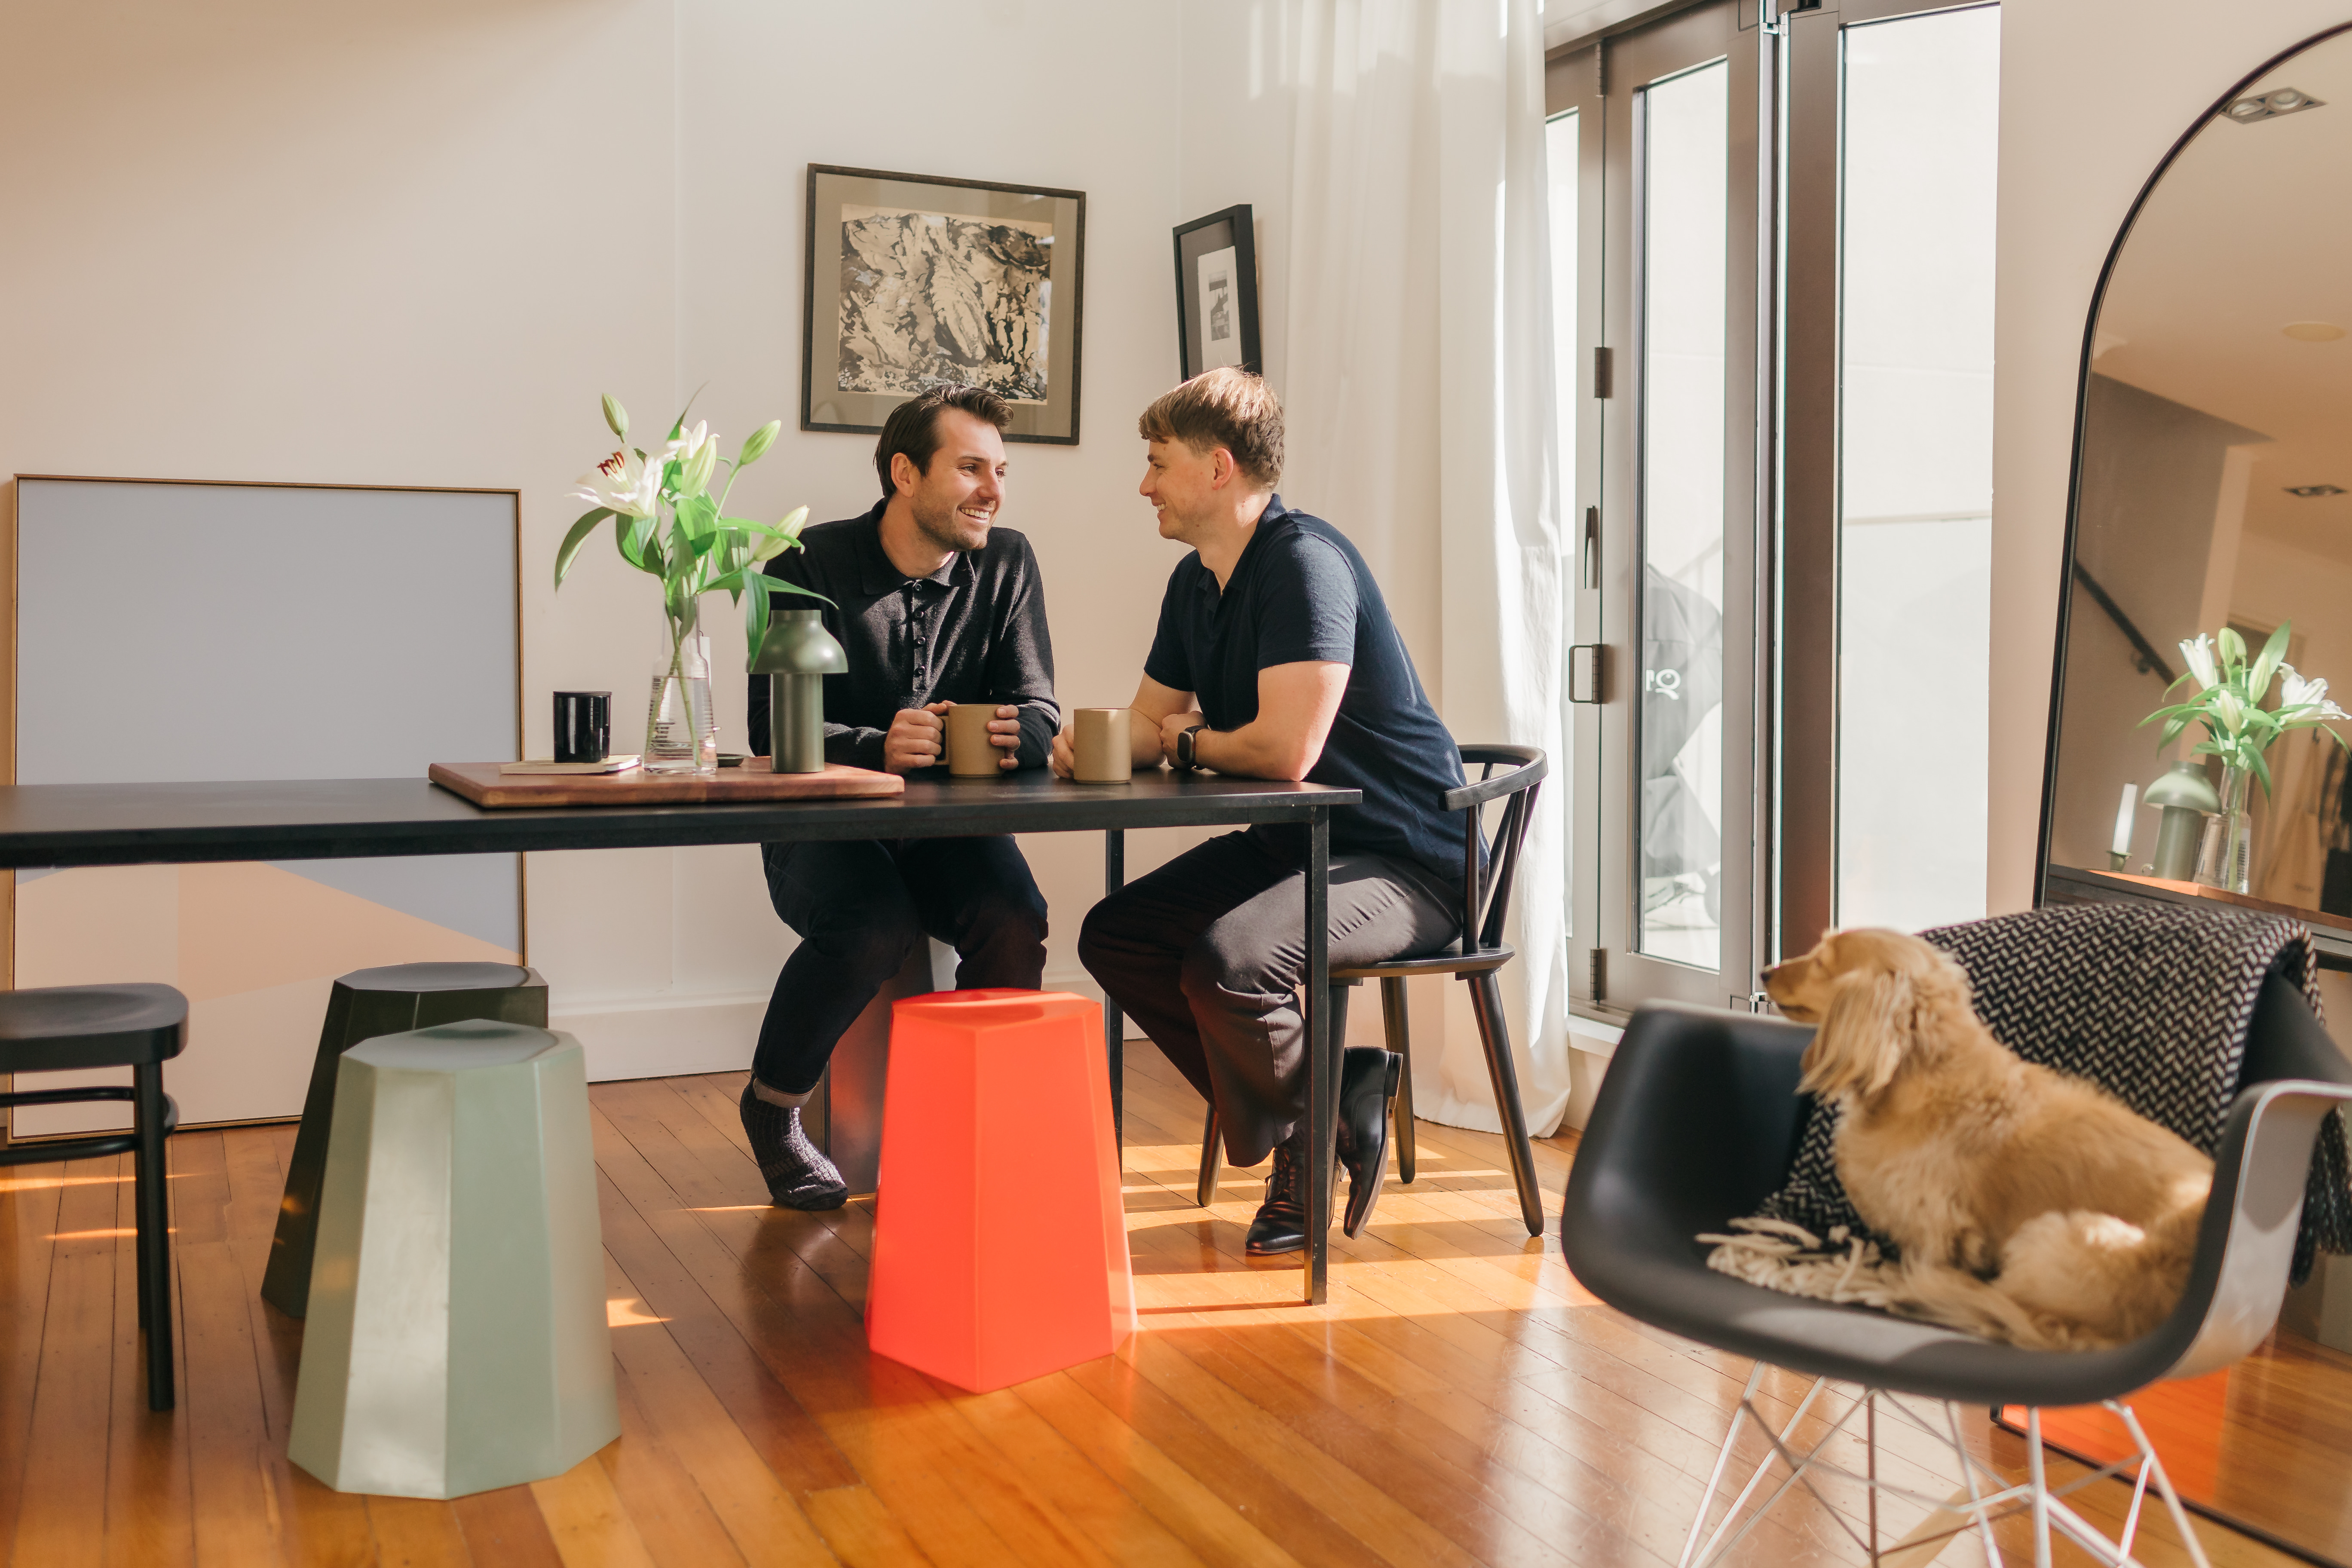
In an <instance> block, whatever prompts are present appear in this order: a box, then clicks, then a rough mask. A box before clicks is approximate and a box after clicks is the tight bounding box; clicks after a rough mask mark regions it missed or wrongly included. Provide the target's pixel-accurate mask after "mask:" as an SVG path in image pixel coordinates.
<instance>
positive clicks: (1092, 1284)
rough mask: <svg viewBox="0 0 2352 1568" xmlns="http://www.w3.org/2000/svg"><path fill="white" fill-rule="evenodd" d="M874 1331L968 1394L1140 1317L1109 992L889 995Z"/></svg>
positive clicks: (1035, 1370) (1032, 1370)
mask: <svg viewBox="0 0 2352 1568" xmlns="http://www.w3.org/2000/svg"><path fill="white" fill-rule="evenodd" d="M878 1185H879V1196H878V1197H877V1200H876V1212H875V1218H874V1266H873V1269H872V1272H871V1274H870V1275H869V1276H868V1278H867V1281H866V1343H867V1344H868V1345H870V1346H871V1347H872V1348H873V1349H874V1350H875V1351H876V1352H877V1353H879V1354H882V1355H887V1356H888V1357H889V1358H890V1359H891V1360H893V1361H900V1362H904V1363H907V1364H908V1366H911V1367H914V1368H916V1369H917V1370H918V1371H921V1372H927V1373H930V1374H931V1375H932V1376H934V1377H937V1378H940V1379H941V1380H943V1381H945V1382H948V1383H951V1384H955V1385H956V1386H957V1387H959V1388H968V1389H970V1390H971V1391H972V1392H973V1393H975V1394H984V1393H987V1392H988V1391H989V1390H991V1389H996V1388H1003V1387H1004V1386H1005V1385H1006V1384H1013V1383H1020V1382H1022V1381H1024V1379H1027V1378H1032V1377H1043V1376H1044V1375H1045V1373H1049V1372H1055V1371H1058V1370H1059V1369H1061V1368H1063V1367H1066V1366H1072V1365H1075V1364H1076V1363H1079V1362H1082V1361H1092V1360H1094V1359H1095V1358H1096V1357H1097V1356H1106V1355H1108V1354H1110V1353H1111V1352H1113V1351H1115V1350H1117V1349H1118V1346H1119V1342H1121V1341H1123V1340H1125V1339H1126V1338H1127V1336H1128V1335H1129V1334H1130V1333H1132V1332H1134V1331H1135V1279H1134V1276H1133V1274H1132V1273H1131V1272H1130V1271H1129V1267H1128V1257H1127V1215H1126V1210H1125V1207H1124V1205H1122V1204H1121V1202H1120V1199H1119V1178H1118V1140H1117V1137H1116V1135H1115V1134H1114V1133H1113V1131H1112V1128H1111V1120H1110V1077H1109V1074H1108V1070H1107V1068H1106V1067H1105V1064H1104V1060H1103V1044H1102V1009H1101V1008H1100V1007H1099V1006H1097V1005H1095V1004H1094V1003H1092V1002H1089V1001H1087V999H1086V998H1085V997H1083V996H1070V995H1066V994H1061V993H1058V992H1051V991H1045V992H1040V991H950V992H945V993H942V994H934V995H929V996H910V997H908V998H907V999H906V1000H904V1001H902V1002H898V1003H897V1004H895V1005H893V1006H892V1008H891V1021H890V1077H889V1085H888V1088H887V1089H886V1090H885V1091H884V1094H883V1100H882V1168H881V1175H880V1178H879V1183H878Z"/></svg>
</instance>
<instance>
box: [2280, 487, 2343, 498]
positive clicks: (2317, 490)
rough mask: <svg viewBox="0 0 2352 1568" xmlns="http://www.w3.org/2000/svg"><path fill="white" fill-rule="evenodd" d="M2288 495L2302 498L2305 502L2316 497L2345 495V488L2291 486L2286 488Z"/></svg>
mask: <svg viewBox="0 0 2352 1568" xmlns="http://www.w3.org/2000/svg"><path fill="white" fill-rule="evenodd" d="M2286 493H2287V494H2289V495H2291V496H2301V497H2303V499H2304V500H2310V499H2311V498H2312V497H2314V496H2340V495H2342V494H2343V493H2344V487H2343V486H2342V485H2289V486H2287V487H2286Z"/></svg>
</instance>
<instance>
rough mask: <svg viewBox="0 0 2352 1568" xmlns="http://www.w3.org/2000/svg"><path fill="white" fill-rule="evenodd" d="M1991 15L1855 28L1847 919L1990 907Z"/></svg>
mask: <svg viewBox="0 0 2352 1568" xmlns="http://www.w3.org/2000/svg"><path fill="white" fill-rule="evenodd" d="M1843 44H1844V71H1845V125H1844V147H1843V159H1844V168H1843V189H1844V198H1843V200H1844V209H1843V220H1844V222H1843V234H1844V242H1843V243H1844V255H1843V280H1842V283H1843V307H1842V310H1843V318H1842V321H1841V323H1840V326H1841V348H1840V353H1841V355H1842V363H1841V364H1840V367H1839V375H1840V400H1841V412H1840V416H1839V417H1840V443H1841V468H1840V473H1839V480H1840V512H1839V557H1840V559H1839V574H1838V605H1839V609H1838V621H1839V626H1838V636H1839V647H1838V659H1839V664H1838V704H1839V707H1838V785H1837V802H1838V805H1837V814H1838V829H1837V830H1838V856H1837V919H1838V921H1839V923H1841V924H1844V925H1887V926H1894V927H1896V928H1898V929H1901V930H1905V931H1914V930H1917V929H1918V928H1920V927H1922V926H1928V925H1934V924H1937V923H1939V922H1942V921H1957V920H1969V919H1973V918H1975V917H1977V916H1979V915H1981V914H1983V913H1984V909H1985V811H1986V798H1985V746H1986V719H1987V700H1988V695H1989V694H1988V689H1987V682H1986V661H1987V659H1988V658H1990V636H1991V633H1990V626H1991V610H1990V595H1991V534H1992V524H1991V512H1992V305H1993V191H1994V151H1995V132H1996V128H1997V125H1998V106H1999V97H2000V11H1999V9H1997V8H1996V7H1992V6H1984V7H1980V8H1978V9H1975V10H1968V11H1947V12H1941V13H1937V14H1935V15H1930V16H1907V17H1903V18H1900V19H1898V20H1895V21H1888V22H1877V23H1872V24H1870V25H1868V26H1852V27H1848V28H1846V29H1845V32H1844V36H1843Z"/></svg>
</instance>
